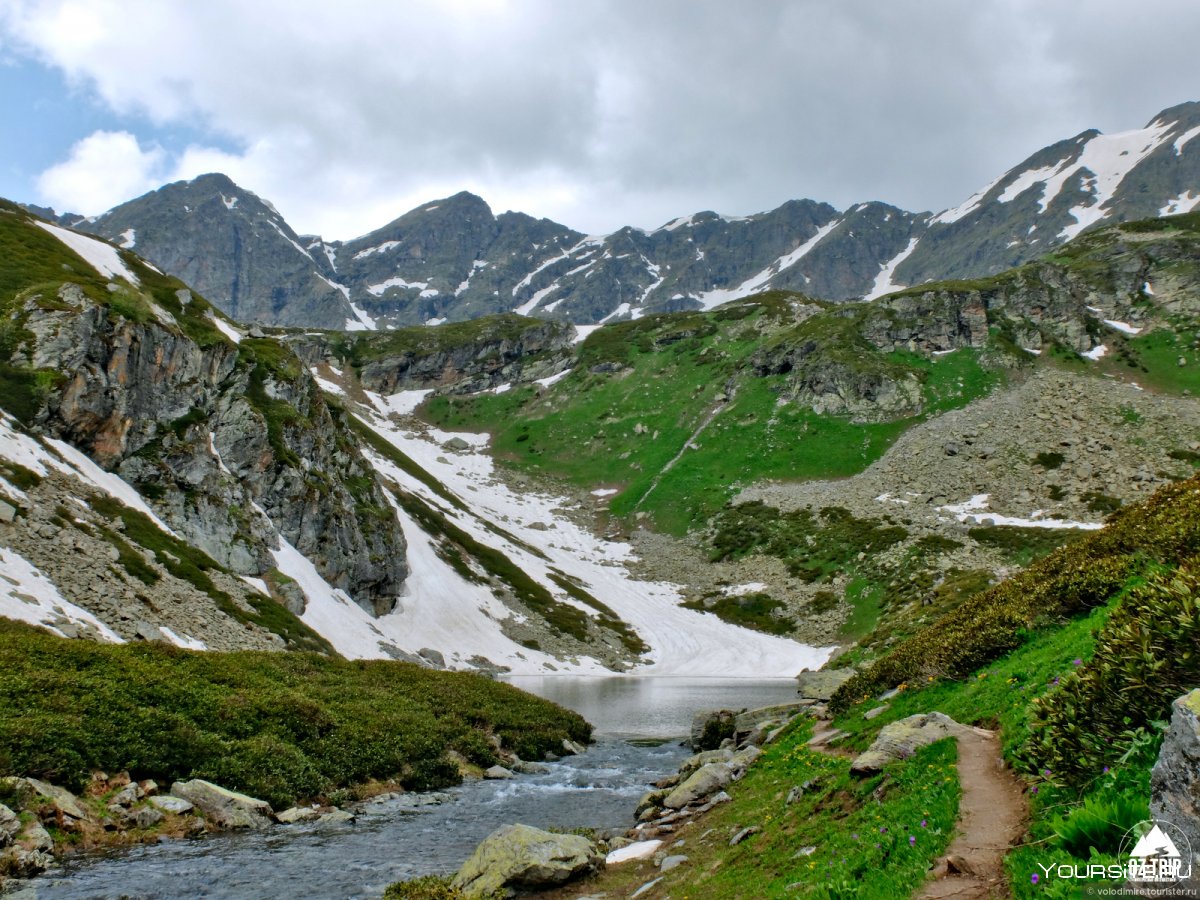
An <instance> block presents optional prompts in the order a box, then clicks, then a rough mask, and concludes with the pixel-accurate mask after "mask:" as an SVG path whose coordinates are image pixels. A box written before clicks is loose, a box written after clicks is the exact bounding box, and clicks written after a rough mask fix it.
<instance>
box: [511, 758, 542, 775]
mask: <svg viewBox="0 0 1200 900" xmlns="http://www.w3.org/2000/svg"><path fill="white" fill-rule="evenodd" d="M509 768H510V769H511V770H512V771H514V772H520V773H521V774H522V775H545V774H546V773H548V772H549V771H550V767H549V766H544V765H542V764H541V763H537V762H527V761H526V760H523V759H518V758H514V759H513V761H512V765H511V766H509Z"/></svg>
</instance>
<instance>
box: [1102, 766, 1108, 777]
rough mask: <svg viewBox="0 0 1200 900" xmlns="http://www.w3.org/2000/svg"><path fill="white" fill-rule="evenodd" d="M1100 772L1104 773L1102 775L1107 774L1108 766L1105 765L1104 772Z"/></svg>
mask: <svg viewBox="0 0 1200 900" xmlns="http://www.w3.org/2000/svg"><path fill="white" fill-rule="evenodd" d="M1101 774H1104V775H1107V774H1108V766H1105V767H1104V772H1103V773H1101Z"/></svg>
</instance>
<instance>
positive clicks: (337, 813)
mask: <svg viewBox="0 0 1200 900" xmlns="http://www.w3.org/2000/svg"><path fill="white" fill-rule="evenodd" d="M317 821H318V822H321V823H322V824H325V825H353V824H354V822H355V821H356V820H355V817H354V813H352V812H348V811H347V810H344V809H331V810H330V811H329V812H327V813H322V814H321V818H319V819H318V820H317Z"/></svg>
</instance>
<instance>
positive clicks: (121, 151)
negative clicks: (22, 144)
mask: <svg viewBox="0 0 1200 900" xmlns="http://www.w3.org/2000/svg"><path fill="white" fill-rule="evenodd" d="M165 161H166V154H165V153H163V151H162V149H161V148H159V147H150V148H149V149H146V150H143V149H142V147H141V145H140V144H139V143H138V139H137V138H136V137H134V136H133V135H132V134H130V133H129V132H128V131H96V132H93V133H92V134H90V135H88V136H87V137H85V138H84V139H83V140H81V141H79V142H77V143H76V144H75V145H74V146H73V147H72V148H71V151H70V154H69V155H68V156H67V158H66V159H65V160H64V161H62V162H60V163H58V164H57V165H55V166H51V167H50V168H49V169H47V170H46V171H45V172H43V173H42V174H41V175H40V176H39V177H38V180H37V187H38V191H39V193H40V195H41V196H40V198H39V199H40V200H41V201H42V202H43V203H45V204H47V205H49V206H53V207H55V208H56V209H58V210H60V211H62V212H67V211H70V212H77V213H82V214H83V215H85V216H92V215H96V214H97V213H102V212H104V211H105V210H106V209H109V208H111V207H113V206H116V205H117V204H118V203H122V202H124V201H125V200H128V199H129V198H131V197H136V196H138V195H139V194H143V193H145V192H146V191H149V190H153V189H154V188H156V187H158V186H159V185H160V184H161V183H162V181H161V176H162V174H163V166H164V163H165Z"/></svg>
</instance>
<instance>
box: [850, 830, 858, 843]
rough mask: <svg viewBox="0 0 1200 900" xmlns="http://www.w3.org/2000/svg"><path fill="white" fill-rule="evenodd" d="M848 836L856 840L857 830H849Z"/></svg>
mask: <svg viewBox="0 0 1200 900" xmlns="http://www.w3.org/2000/svg"><path fill="white" fill-rule="evenodd" d="M850 837H851V838H853V839H854V840H856V841H857V840H858V832H857V831H854V832H851V833H850Z"/></svg>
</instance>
